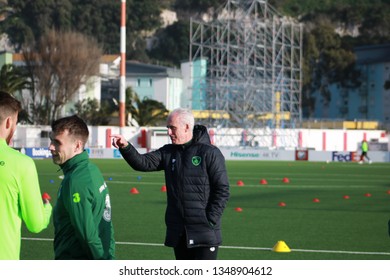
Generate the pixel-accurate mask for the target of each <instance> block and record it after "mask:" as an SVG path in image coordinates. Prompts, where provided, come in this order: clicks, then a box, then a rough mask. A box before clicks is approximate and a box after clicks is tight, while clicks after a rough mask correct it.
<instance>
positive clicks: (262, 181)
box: [260, 179, 268, 185]
mask: <svg viewBox="0 0 390 280" xmlns="http://www.w3.org/2000/svg"><path fill="white" fill-rule="evenodd" d="M260 184H261V185H267V184H268V182H267V180H266V179H261V180H260Z"/></svg>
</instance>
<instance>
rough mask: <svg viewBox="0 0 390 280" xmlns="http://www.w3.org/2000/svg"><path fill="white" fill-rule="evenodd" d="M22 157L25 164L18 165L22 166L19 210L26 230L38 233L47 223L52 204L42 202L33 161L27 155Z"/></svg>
mask: <svg viewBox="0 0 390 280" xmlns="http://www.w3.org/2000/svg"><path fill="white" fill-rule="evenodd" d="M24 159H25V160H26V164H23V165H22V164H21V165H20V166H23V170H21V172H20V175H21V179H20V180H21V182H20V183H21V184H20V193H19V204H20V211H21V216H22V219H23V221H24V222H25V224H26V226H27V228H28V230H29V231H31V232H34V233H38V232H40V231H42V230H43V229H45V228H46V227H47V226H48V225H49V222H50V216H51V212H52V206H51V204H50V203H46V204H44V203H43V201H42V197H41V191H40V188H39V180H38V174H37V170H36V167H35V163H34V161H33V160H32V159H31V158H27V157H26V158H24Z"/></svg>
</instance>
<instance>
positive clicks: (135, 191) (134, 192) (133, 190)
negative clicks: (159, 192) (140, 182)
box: [130, 188, 139, 194]
mask: <svg viewBox="0 0 390 280" xmlns="http://www.w3.org/2000/svg"><path fill="white" fill-rule="evenodd" d="M130 193H131V194H139V191H138V190H137V188H132V189H131V190H130Z"/></svg>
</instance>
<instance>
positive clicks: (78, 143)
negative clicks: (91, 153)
mask: <svg viewBox="0 0 390 280" xmlns="http://www.w3.org/2000/svg"><path fill="white" fill-rule="evenodd" d="M78 151H83V143H82V142H81V140H76V147H75V152H78Z"/></svg>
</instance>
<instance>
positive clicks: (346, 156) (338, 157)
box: [332, 152, 359, 162]
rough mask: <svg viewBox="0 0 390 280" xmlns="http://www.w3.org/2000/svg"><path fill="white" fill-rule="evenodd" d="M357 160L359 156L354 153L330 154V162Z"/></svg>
mask: <svg viewBox="0 0 390 280" xmlns="http://www.w3.org/2000/svg"><path fill="white" fill-rule="evenodd" d="M358 160H359V155H358V154H356V152H332V161H339V162H347V161H358Z"/></svg>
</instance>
